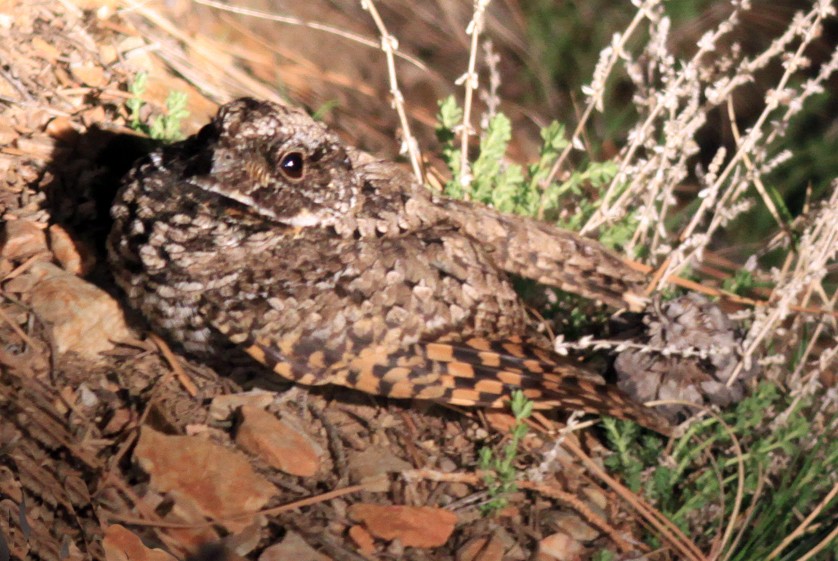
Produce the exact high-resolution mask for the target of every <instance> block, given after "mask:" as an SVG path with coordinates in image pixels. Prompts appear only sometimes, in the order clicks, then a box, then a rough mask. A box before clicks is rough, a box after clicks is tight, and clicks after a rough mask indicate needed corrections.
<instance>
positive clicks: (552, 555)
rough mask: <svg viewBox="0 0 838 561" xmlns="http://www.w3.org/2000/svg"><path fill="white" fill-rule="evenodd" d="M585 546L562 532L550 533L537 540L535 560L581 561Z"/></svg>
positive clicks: (583, 556)
mask: <svg viewBox="0 0 838 561" xmlns="http://www.w3.org/2000/svg"><path fill="white" fill-rule="evenodd" d="M585 554H586V550H585V546H583V545H582V544H581V543H579V542H578V541H577V540H575V539H573V538H572V537H570V536H568V535H567V534H564V533H562V532H557V533H555V534H551V535H549V536H547V537H546V538H544V539H542V540H541V541H540V542H538V555H537V556H536V559H537V561H582V560H583V559H587V557H586V556H585Z"/></svg>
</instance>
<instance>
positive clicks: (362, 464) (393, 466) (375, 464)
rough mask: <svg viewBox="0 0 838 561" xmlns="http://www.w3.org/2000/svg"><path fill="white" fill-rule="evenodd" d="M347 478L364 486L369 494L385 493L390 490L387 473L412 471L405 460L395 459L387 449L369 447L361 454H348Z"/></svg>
mask: <svg viewBox="0 0 838 561" xmlns="http://www.w3.org/2000/svg"><path fill="white" fill-rule="evenodd" d="M348 463H349V476H350V478H351V480H352V482H353V483H358V484H361V485H366V486H367V490H368V491H370V492H373V493H375V492H385V491H387V490H388V489H389V488H390V482H389V480H388V479H387V477H386V475H387V474H388V473H401V472H403V471H407V470H409V469H412V468H413V466H412V465H410V464H409V463H408V462H406V461H405V460H402V459H401V458H397V457H396V456H394V455H393V452H392V451H391V450H390V449H387V448H381V447H379V446H370V447H369V448H367V449H366V450H364V451H363V452H350V454H349V462H348Z"/></svg>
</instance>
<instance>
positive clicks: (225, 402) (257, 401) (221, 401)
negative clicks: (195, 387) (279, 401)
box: [209, 389, 276, 421]
mask: <svg viewBox="0 0 838 561" xmlns="http://www.w3.org/2000/svg"><path fill="white" fill-rule="evenodd" d="M274 399H276V394H275V393H273V392H268V391H265V390H260V389H255V390H251V391H248V392H239V393H230V394H224V395H217V396H215V397H214V398H212V403H210V407H209V415H210V417H211V418H212V419H214V420H216V421H226V420H227V419H229V418H230V416H231V415H232V414H233V412H234V411H235V410H236V409H238V408H239V407H242V406H243V405H249V406H251V407H258V408H259V409H264V408H266V407H267V406H268V405H270V404H271V403H273V402H274Z"/></svg>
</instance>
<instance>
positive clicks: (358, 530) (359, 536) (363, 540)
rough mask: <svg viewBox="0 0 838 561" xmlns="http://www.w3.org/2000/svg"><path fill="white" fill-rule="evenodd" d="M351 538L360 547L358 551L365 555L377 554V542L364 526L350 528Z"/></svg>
mask: <svg viewBox="0 0 838 561" xmlns="http://www.w3.org/2000/svg"><path fill="white" fill-rule="evenodd" d="M349 537H350V538H352V541H353V542H355V545H357V546H358V551H360V552H361V553H363V554H364V555H372V554H373V553H375V541H374V540H373V538H372V534H370V533H369V532H367V531H366V529H365V528H364V527H363V526H358V525H357V524H356V525H355V526H352V527H351V528H349Z"/></svg>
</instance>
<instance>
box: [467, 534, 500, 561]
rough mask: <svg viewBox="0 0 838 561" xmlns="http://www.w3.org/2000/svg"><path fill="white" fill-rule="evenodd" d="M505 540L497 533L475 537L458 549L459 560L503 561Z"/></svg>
mask: <svg viewBox="0 0 838 561" xmlns="http://www.w3.org/2000/svg"><path fill="white" fill-rule="evenodd" d="M503 553H504V547H503V541H502V540H501V539H500V537H499V536H498V535H497V534H492V535H491V536H489V537H480V538H474V539H471V540H469V541H468V542H466V544H465V545H464V546H463V547H461V548H460V549H459V550H458V551H457V561H503Z"/></svg>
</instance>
